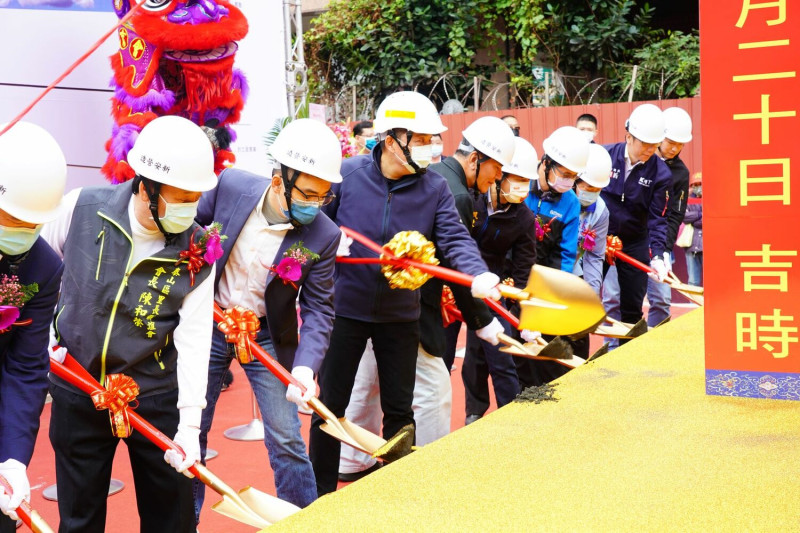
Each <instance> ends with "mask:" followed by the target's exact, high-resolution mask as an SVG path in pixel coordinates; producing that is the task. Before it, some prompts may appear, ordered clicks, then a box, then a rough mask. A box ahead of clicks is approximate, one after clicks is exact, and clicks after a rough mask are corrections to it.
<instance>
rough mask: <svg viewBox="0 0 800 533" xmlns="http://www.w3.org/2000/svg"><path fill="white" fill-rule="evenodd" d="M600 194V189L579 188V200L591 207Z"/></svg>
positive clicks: (585, 205) (583, 204)
mask: <svg viewBox="0 0 800 533" xmlns="http://www.w3.org/2000/svg"><path fill="white" fill-rule="evenodd" d="M598 196H600V191H597V192H590V191H582V190H580V189H578V201H579V202H580V203H581V205H582V206H583V207H589V206H590V205H592V204H593V203H595V202H596V201H597V197H598Z"/></svg>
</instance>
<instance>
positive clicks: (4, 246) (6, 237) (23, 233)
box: [0, 224, 42, 255]
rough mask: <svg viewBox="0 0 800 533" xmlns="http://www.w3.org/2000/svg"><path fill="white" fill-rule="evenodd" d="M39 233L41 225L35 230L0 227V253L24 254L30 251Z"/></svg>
mask: <svg viewBox="0 0 800 533" xmlns="http://www.w3.org/2000/svg"><path fill="white" fill-rule="evenodd" d="M41 231H42V225H41V224H39V225H38V226H36V227H35V228H11V227H8V226H0V252H3V253H4V254H6V255H20V254H24V253H25V252H27V251H28V250H30V249H31V247H32V246H33V243H35V242H36V239H38V238H39V233H40V232H41Z"/></svg>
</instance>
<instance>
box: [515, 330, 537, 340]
mask: <svg viewBox="0 0 800 533" xmlns="http://www.w3.org/2000/svg"><path fill="white" fill-rule="evenodd" d="M519 336H520V337H522V340H524V341H525V342H536V339H538V338H539V337H541V336H542V333H541V332H539V331H531V330H529V329H521V330H520V331H519Z"/></svg>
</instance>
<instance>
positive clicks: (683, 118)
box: [663, 107, 692, 143]
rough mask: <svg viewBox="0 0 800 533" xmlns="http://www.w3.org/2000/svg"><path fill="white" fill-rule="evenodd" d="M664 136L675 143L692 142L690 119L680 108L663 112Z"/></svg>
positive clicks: (670, 108)
mask: <svg viewBox="0 0 800 533" xmlns="http://www.w3.org/2000/svg"><path fill="white" fill-rule="evenodd" d="M663 114H664V135H665V137H666V138H667V139H669V140H670V141H673V142H676V143H688V142H689V141H691V140H692V117H690V116H689V113H687V112H686V111H684V110H683V109H681V108H680V107H669V108H667V109H665V110H664V111H663Z"/></svg>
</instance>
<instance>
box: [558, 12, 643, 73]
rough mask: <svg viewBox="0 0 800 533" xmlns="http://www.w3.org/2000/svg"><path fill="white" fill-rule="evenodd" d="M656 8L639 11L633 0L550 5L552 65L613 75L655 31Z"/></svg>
mask: <svg viewBox="0 0 800 533" xmlns="http://www.w3.org/2000/svg"><path fill="white" fill-rule="evenodd" d="M654 11H655V8H651V7H650V6H649V4H647V3H645V4H644V5H643V6H642V7H641V8H639V9H638V10H637V9H636V2H634V1H633V0H601V1H583V0H565V1H562V2H559V3H558V4H547V8H546V10H545V13H546V15H547V16H548V17H551V19H552V24H551V25H550V32H549V34H548V36H547V41H548V43H549V50H548V51H549V52H550V56H551V60H552V62H553V66H554V67H555V68H556V69H557V70H560V71H562V72H564V73H565V74H583V73H587V74H588V75H589V78H590V79H593V78H596V77H598V76H601V77H606V78H613V77H615V75H616V64H617V63H624V62H625V61H626V60H627V59H628V57H629V55H630V53H631V51H632V50H635V49H636V48H637V47H639V46H641V45H642V44H643V43H644V42H646V41H647V39H648V38H649V36H650V35H651V34H652V31H651V30H650V26H649V24H650V20H651V19H652V18H653V13H654Z"/></svg>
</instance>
